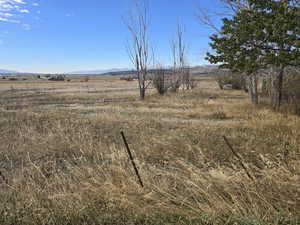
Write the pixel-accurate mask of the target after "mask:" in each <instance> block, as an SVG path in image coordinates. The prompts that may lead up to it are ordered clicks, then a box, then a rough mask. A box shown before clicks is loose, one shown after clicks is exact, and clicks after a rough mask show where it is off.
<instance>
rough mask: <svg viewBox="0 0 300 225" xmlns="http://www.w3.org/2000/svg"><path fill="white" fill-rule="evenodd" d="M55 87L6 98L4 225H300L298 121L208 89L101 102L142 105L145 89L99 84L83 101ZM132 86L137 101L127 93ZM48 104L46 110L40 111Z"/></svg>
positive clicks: (2, 114)
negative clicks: (125, 140) (136, 171)
mask: <svg viewBox="0 0 300 225" xmlns="http://www.w3.org/2000/svg"><path fill="white" fill-rule="evenodd" d="M102 82H103V86H102V87H101V84H102ZM45 83H46V82H45ZM45 83H38V82H35V83H31V84H30V87H29V88H28V90H26V89H24V88H20V89H21V90H5V89H4V88H3V90H2V93H0V96H1V97H0V98H1V99H0V101H1V107H0V127H1V129H0V136H1V142H0V165H1V167H0V170H1V172H2V174H3V175H4V176H5V179H6V180H7V181H8V185H7V184H5V182H4V181H3V179H2V178H1V177H0V199H2V204H1V205H0V218H1V219H0V223H2V224H166V223H169V224H175V223H176V224H177V223H178V224H200V223H201V224H226V223H227V224H299V220H297V218H299V216H300V213H299V212H300V210H299V208H300V180H299V174H300V166H299V165H300V164H299V162H300V154H299V149H300V129H299V127H300V119H299V117H296V116H293V115H289V114H279V113H274V112H272V111H271V110H269V109H268V107H267V106H265V105H261V106H258V107H257V108H255V107H254V106H252V105H250V104H249V103H248V99H247V96H246V95H245V94H244V93H242V92H240V91H220V90H217V89H216V88H215V83H213V81H212V80H210V79H206V80H204V81H203V83H201V82H200V83H199V87H198V88H197V89H196V90H193V91H186V92H179V93H176V94H170V95H167V96H164V97H159V96H158V95H156V94H154V93H152V94H151V96H149V97H148V98H147V99H146V101H144V102H131V103H103V102H102V103H101V102H97V100H98V99H100V98H102V97H103V96H107V97H111V98H113V97H132V96H133V97H134V96H137V94H138V93H137V92H136V91H134V88H135V85H136V83H135V82H126V81H119V80H117V79H115V78H113V79H110V80H106V81H103V80H96V81H94V84H93V85H94V88H95V90H96V91H95V92H92V93H90V92H89V91H82V92H78V91H73V90H78V88H79V89H80V87H81V85H82V83H79V82H73V83H72V86H70V88H71V89H70V90H69V91H60V92H55V91H49V90H48V91H45V86H47V85H46V84H45ZM108 83H109V84H110V85H107V84H108ZM1 85H3V84H1ZM18 85H19V84H18ZM51 85H53V86H54V88H55V89H56V88H57V86H56V83H53V84H51ZM51 85H50V86H51ZM63 85H64V83H61V84H59V86H63ZM67 85H69V84H67ZM124 85H126V88H127V89H129V90H132V91H128V92H126V91H120V90H121V89H122V88H124ZM114 89H115V92H109V93H107V92H105V90H114ZM210 96H214V97H215V98H213V99H209V97H210ZM39 99H43V101H44V102H45V104H34V102H38V100H39ZM85 100H89V101H93V100H94V101H95V104H88V105H87V104H85ZM47 101H48V102H49V103H51V104H47ZM55 101H56V102H57V103H60V104H57V105H56V104H54V103H55ZM72 101H73V102H77V103H76V104H67V103H70V102H72ZM53 102H54V103H53ZM25 103H26V104H25ZM64 103H65V104H64ZM22 104H23V105H26V107H22ZM121 130H123V131H124V132H125V134H126V136H127V138H128V141H129V145H130V147H131V148H132V150H133V152H134V156H135V159H136V162H137V165H138V167H139V170H140V173H141V176H142V179H143V182H144V184H145V186H146V187H145V188H144V189H141V188H140V187H139V184H138V182H137V179H136V177H135V175H134V171H133V169H132V167H131V164H130V161H129V160H128V156H127V155H126V151H125V148H124V145H123V143H122V139H121V136H120V131H121ZM223 135H225V136H226V137H227V138H228V139H229V141H230V142H231V144H232V145H233V146H234V148H235V150H236V151H237V152H238V153H239V154H240V155H241V156H242V158H243V160H244V162H245V163H246V164H247V167H249V169H250V171H251V174H253V176H254V177H255V182H253V181H251V180H250V179H249V178H248V177H247V175H246V173H245V171H244V170H243V168H241V166H240V163H239V162H238V160H237V159H236V158H235V157H234V155H232V153H231V151H230V150H229V149H228V146H227V145H226V143H225V142H224V140H223V139H222V136H223ZM1 179H2V180H1ZM170 215H171V216H170ZM120 218H121V219H120ZM119 219H120V220H119ZM85 221H87V222H85Z"/></svg>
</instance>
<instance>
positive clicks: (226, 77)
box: [216, 71, 247, 91]
mask: <svg viewBox="0 0 300 225" xmlns="http://www.w3.org/2000/svg"><path fill="white" fill-rule="evenodd" d="M216 81H217V82H218V85H219V87H220V89H222V90H223V88H224V86H225V85H228V84H230V85H232V89H236V90H245V91H247V88H246V80H245V77H244V76H243V75H242V74H240V73H231V72H224V71H223V72H221V73H220V74H218V75H217V76H216Z"/></svg>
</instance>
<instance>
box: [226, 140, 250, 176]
mask: <svg viewBox="0 0 300 225" xmlns="http://www.w3.org/2000/svg"><path fill="white" fill-rule="evenodd" d="M223 138H224V140H225V142H226V144H227V146H228V147H229V148H230V150H231V152H232V153H233V155H234V156H235V157H236V158H237V159H238V160H239V162H240V164H241V166H242V167H243V169H244V170H245V172H246V174H247V175H248V177H249V178H250V179H251V180H252V181H253V182H255V179H254V178H253V176H252V175H251V174H250V172H249V171H248V169H247V167H246V165H245V164H244V162H243V158H242V157H241V156H240V155H239V154H238V153H237V152H236V151H235V150H234V149H233V147H232V145H231V144H230V143H229V141H228V139H227V138H226V137H225V136H223Z"/></svg>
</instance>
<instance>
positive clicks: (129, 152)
mask: <svg viewBox="0 0 300 225" xmlns="http://www.w3.org/2000/svg"><path fill="white" fill-rule="evenodd" d="M121 135H122V138H123V141H124V144H125V147H126V150H127V153H128V155H129V158H130V161H131V163H132V166H133V168H134V171H135V174H136V176H137V178H138V180H139V183H140V185H141V187H142V188H143V187H144V184H143V181H142V179H141V176H140V174H139V171H138V169H137V167H136V164H135V162H134V159H133V156H132V154H131V151H130V148H129V146H128V143H127V140H126V138H125V135H124V132H123V131H121Z"/></svg>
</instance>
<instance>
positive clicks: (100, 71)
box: [66, 68, 131, 74]
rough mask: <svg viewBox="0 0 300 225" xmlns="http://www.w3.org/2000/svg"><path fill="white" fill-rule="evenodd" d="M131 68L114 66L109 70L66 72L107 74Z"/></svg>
mask: <svg viewBox="0 0 300 225" xmlns="http://www.w3.org/2000/svg"><path fill="white" fill-rule="evenodd" d="M130 70H131V69H128V68H113V69H107V70H82V71H75V72H68V73H66V74H107V73H116V72H124V71H130Z"/></svg>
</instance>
